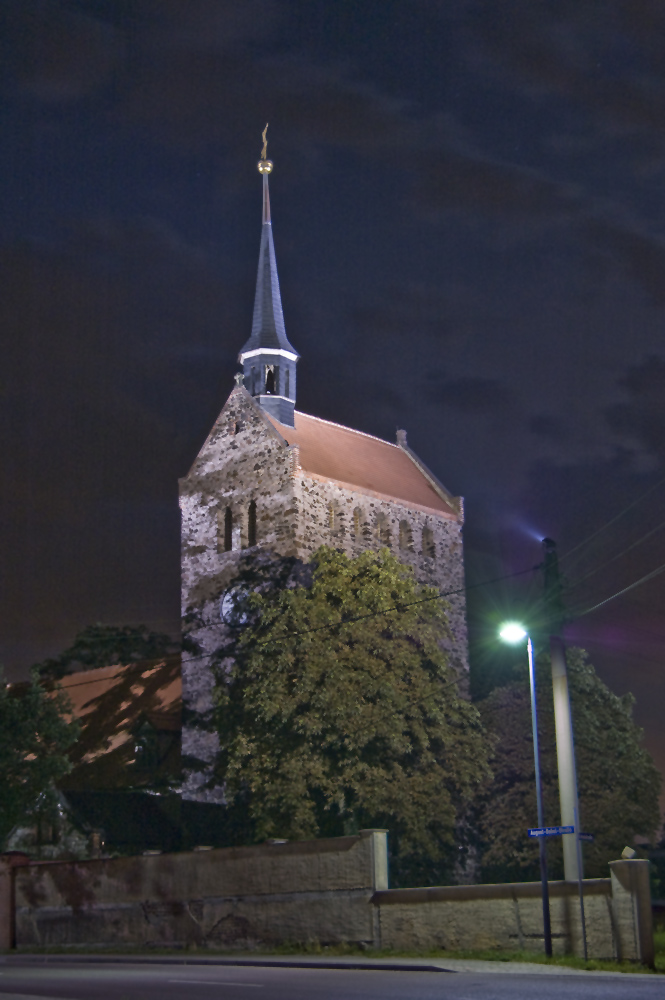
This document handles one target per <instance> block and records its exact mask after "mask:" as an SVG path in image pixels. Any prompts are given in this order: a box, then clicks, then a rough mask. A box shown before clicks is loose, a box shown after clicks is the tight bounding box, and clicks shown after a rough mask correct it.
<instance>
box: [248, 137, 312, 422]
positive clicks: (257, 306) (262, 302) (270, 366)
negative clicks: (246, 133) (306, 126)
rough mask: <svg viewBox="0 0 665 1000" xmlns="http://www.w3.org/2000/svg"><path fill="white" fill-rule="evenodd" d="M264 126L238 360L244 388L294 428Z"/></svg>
mask: <svg viewBox="0 0 665 1000" xmlns="http://www.w3.org/2000/svg"><path fill="white" fill-rule="evenodd" d="M267 128H268V126H267V125H266V128H265V130H264V132H263V150H262V152H261V159H260V160H259V163H258V168H259V173H260V174H261V175H262V180H263V225H262V227H261V247H260V250H259V270H258V274H257V277H256V296H255V298H254V316H253V319H252V332H251V335H250V338H249V340H248V341H247V343H246V344H245V345H244V347H243V348H242V350H241V351H240V354H239V355H238V360H239V361H240V363H241V364H242V366H243V374H244V379H245V388H246V389H247V390H248V391H249V392H250V393H251V394H252V396H255V397H256V399H257V402H258V403H259V404H260V405H261V406H262V407H263V408H264V409H265V410H266V411H267V412H268V413H270V414H271V416H273V417H275V418H276V419H277V420H279V421H280V422H281V423H283V424H287V425H288V426H290V427H293V411H294V408H295V401H296V362H297V361H298V353H297V351H296V350H295V349H294V348H293V347H292V346H291V344H290V343H289V340H288V338H287V336H286V330H285V328H284V314H283V312H282V297H281V295H280V291H279V279H278V277H277V261H276V259H275V245H274V243H273V236H272V223H271V220H270V191H269V189H268V174H270V172H271V171H272V168H273V164H272V161H271V160H269V159H267V156H266V151H267V146H268V141H267V139H266V131H267Z"/></svg>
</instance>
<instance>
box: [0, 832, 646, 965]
mask: <svg viewBox="0 0 665 1000" xmlns="http://www.w3.org/2000/svg"><path fill="white" fill-rule="evenodd" d="M12 860H13V861H14V862H15V861H16V859H11V858H7V859H6V860H5V859H3V858H2V857H1V856H0V948H12V947H14V946H15V945H18V946H19V947H21V946H24V947H34V946H42V947H43V946H57V945H110V944H132V945H135V946H138V947H146V946H156V945H176V946H180V947H187V946H191V945H197V946H204V947H218V948H219V947H222V948H224V947H228V948H251V947H253V946H256V945H258V944H277V943H280V942H281V943H287V942H306V941H312V940H314V941H319V942H321V943H331V944H332V943H339V942H343V941H348V942H353V943H356V944H361V945H371V946H374V947H382V948H395V949H409V950H411V949H413V950H428V949H432V948H441V949H451V950H452V949H458V948H463V949H467V948H482V949H486V948H491V949H496V950H497V951H506V950H509V951H514V950H516V949H520V950H523V951H532V952H536V953H540V954H542V953H543V951H544V944H543V935H542V906H541V896H540V883H534V882H526V883H521V882H517V883H509V884H505V885H472V886H442V887H438V888H428V889H396V890H390V889H388V870H387V838H386V833H385V831H382V830H365V831H362V832H361V834H360V835H358V836H355V837H338V838H332V839H328V840H313V841H301V842H297V843H273V844H262V845H259V846H256V847H237V848H225V849H222V850H211V851H200V852H192V853H184V852H183V853H181V854H163V855H159V856H150V857H146V856H140V857H134V858H112V859H99V860H94V861H79V862H36V863H32V864H28V865H25V866H23V867H20V868H16V867H14V868H12ZM610 870H611V877H610V878H609V879H588V880H586V881H585V882H584V900H585V913H586V927H587V940H588V949H589V955H590V957H592V958H605V959H608V958H609V959H611V958H617V959H620V960H623V961H639V962H643V963H644V964H647V965H653V961H654V946H653V928H652V923H651V900H650V894H649V872H648V862H646V861H616V862H613V863H612V864H611V865H610ZM550 898H551V914H552V932H553V944H554V951H555V954H568V953H574V954H577V955H580V954H582V939H581V931H580V926H581V925H580V916H579V906H578V898H577V884H576V883H569V882H568V883H567V882H551V883H550ZM14 917H15V919H14Z"/></svg>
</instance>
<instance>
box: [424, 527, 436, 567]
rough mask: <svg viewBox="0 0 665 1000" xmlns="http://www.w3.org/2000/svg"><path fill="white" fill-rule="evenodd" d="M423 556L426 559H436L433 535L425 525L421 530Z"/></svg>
mask: <svg viewBox="0 0 665 1000" xmlns="http://www.w3.org/2000/svg"><path fill="white" fill-rule="evenodd" d="M423 555H424V556H425V557H426V558H427V559H436V545H435V544H434V533H433V531H432V529H431V528H429V527H428V526H427V525H425V527H424V528H423Z"/></svg>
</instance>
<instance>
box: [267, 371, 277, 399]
mask: <svg viewBox="0 0 665 1000" xmlns="http://www.w3.org/2000/svg"><path fill="white" fill-rule="evenodd" d="M274 394H275V366H274V365H266V395H268V396H274Z"/></svg>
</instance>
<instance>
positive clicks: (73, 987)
mask: <svg viewBox="0 0 665 1000" xmlns="http://www.w3.org/2000/svg"><path fill="white" fill-rule="evenodd" d="M534 997H537V998H538V1000H615V998H616V1000H619V998H622V1000H623V998H626V1000H665V977H663V976H648V975H645V976H637V975H630V976H620V975H611V976H602V975H594V974H589V973H580V974H570V973H568V974H566V975H557V974H549V975H544V974H542V973H540V974H535V973H530V972H523V973H522V974H511V973H510V972H507V971H506V966H503V967H502V969H501V971H499V970H498V969H497V971H496V972H495V973H493V972H456V971H443V970H436V971H421V970H416V969H413V970H411V969H408V970H404V971H389V970H386V969H370V970H365V969H353V968H343V967H342V968H335V969H330V968H320V967H310V968H290V967H278V968H275V967H270V966H265V965H264V966H258V967H256V966H255V967H247V966H234V965H213V964H209V965H182V964H180V965H178V964H162V963H161V962H160V963H156V962H153V963H150V964H132V963H125V962H123V961H122V960H121V959H119V960H117V961H115V962H112V963H102V964H94V963H77V962H76V961H75V960H74V961H57V962H48V963H44V962H43V960H41V961H40V960H39V959H37V958H35V961H34V962H30V961H26V960H24V964H14V962H13V961H10V962H6V961H5V962H2V960H1V959H0V1000H8V998H12V1000H18V998H20V1000H36V998H39V1000H46V998H54V1000H55V998H58V1000H533V998H534Z"/></svg>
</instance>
